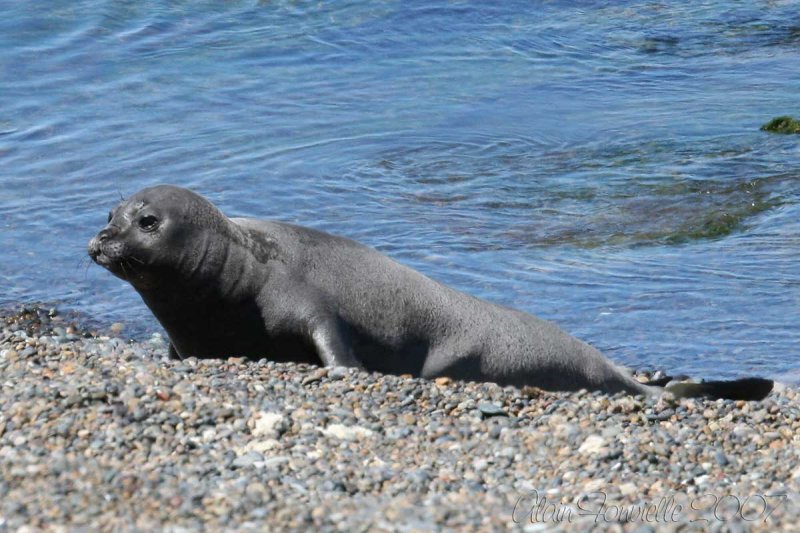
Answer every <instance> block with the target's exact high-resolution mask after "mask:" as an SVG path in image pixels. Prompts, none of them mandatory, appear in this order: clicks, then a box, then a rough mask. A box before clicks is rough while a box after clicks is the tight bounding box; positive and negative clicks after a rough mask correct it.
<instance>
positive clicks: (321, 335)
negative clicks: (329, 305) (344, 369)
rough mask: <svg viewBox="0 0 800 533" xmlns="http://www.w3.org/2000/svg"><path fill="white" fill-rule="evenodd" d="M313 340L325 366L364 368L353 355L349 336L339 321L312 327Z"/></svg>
mask: <svg viewBox="0 0 800 533" xmlns="http://www.w3.org/2000/svg"><path fill="white" fill-rule="evenodd" d="M311 338H312V339H313V340H314V346H315V347H316V348H317V355H319V358H320V359H321V360H322V364H323V365H324V366H350V367H355V368H362V369H363V368H364V365H362V364H361V361H359V360H358V359H356V357H355V355H353V349H352V347H351V346H350V343H349V342H348V335H347V333H346V331H345V328H344V327H343V326H342V324H341V323H340V322H339V320H337V319H334V318H331V319H328V320H322V321H319V322H317V323H316V324H315V325H314V326H312V330H311Z"/></svg>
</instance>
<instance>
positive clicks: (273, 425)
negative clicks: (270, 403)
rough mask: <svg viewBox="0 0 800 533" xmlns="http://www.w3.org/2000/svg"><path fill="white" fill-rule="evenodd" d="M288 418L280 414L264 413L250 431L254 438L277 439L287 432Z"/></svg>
mask: <svg viewBox="0 0 800 533" xmlns="http://www.w3.org/2000/svg"><path fill="white" fill-rule="evenodd" d="M286 427H287V424H286V417H284V416H283V415H282V414H280V413H271V412H267V411H262V412H260V413H258V414H257V415H256V417H255V420H254V422H253V427H252V429H251V430H250V431H251V433H252V435H253V436H254V437H258V438H277V437H280V435H281V434H282V433H283V432H284V431H286Z"/></svg>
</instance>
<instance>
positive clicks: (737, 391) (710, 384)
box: [664, 378, 774, 400]
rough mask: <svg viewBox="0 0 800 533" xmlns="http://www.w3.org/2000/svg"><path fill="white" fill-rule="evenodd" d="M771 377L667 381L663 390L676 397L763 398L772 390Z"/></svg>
mask: <svg viewBox="0 0 800 533" xmlns="http://www.w3.org/2000/svg"><path fill="white" fill-rule="evenodd" d="M773 385H774V383H773V381H772V380H771V379H764V378H742V379H734V380H730V381H703V382H701V383H692V382H688V381H678V382H675V381H673V382H671V383H668V384H667V385H666V386H665V387H664V390H665V391H668V392H671V393H672V394H674V395H675V397H677V398H700V397H706V398H712V399H715V400H716V399H720V398H721V399H725V400H763V399H764V398H766V396H767V394H769V393H770V391H772V386H773Z"/></svg>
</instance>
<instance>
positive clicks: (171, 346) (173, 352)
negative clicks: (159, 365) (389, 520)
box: [167, 342, 181, 359]
mask: <svg viewBox="0 0 800 533" xmlns="http://www.w3.org/2000/svg"><path fill="white" fill-rule="evenodd" d="M167 358H168V359H181V356H180V355H178V350H176V349H175V345H174V344H172V343H171V342H170V343H169V350H168V351H167Z"/></svg>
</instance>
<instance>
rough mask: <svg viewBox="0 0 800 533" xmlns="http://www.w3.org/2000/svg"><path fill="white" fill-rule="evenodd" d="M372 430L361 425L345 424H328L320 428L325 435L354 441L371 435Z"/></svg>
mask: <svg viewBox="0 0 800 533" xmlns="http://www.w3.org/2000/svg"><path fill="white" fill-rule="evenodd" d="M372 433H373V432H372V430H371V429H367V428H364V427H361V426H346V425H344V424H330V425H328V427H326V428H325V429H323V430H322V434H323V435H325V436H326V437H332V438H335V439H339V440H346V441H355V440H361V439H364V438H368V437H371V436H372Z"/></svg>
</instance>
